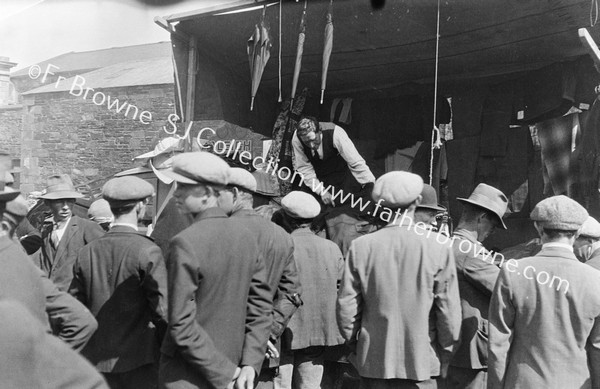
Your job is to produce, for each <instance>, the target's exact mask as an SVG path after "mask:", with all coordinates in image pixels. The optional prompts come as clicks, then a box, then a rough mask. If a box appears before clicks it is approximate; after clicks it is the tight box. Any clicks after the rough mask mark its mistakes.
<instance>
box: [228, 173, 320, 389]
mask: <svg viewBox="0 0 600 389" xmlns="http://www.w3.org/2000/svg"><path fill="white" fill-rule="evenodd" d="M257 186H258V184H257V181H256V179H255V178H254V176H253V175H252V173H250V172H249V171H247V170H245V169H241V168H231V170H230V172H229V185H227V190H226V191H224V192H222V194H221V196H219V207H220V208H221V209H223V210H224V211H225V212H226V213H227V214H229V215H230V216H231V217H233V218H235V219H234V220H235V221H236V222H237V223H238V224H241V225H243V226H245V227H246V228H247V229H248V231H249V233H250V234H252V236H253V237H254V239H255V240H256V242H258V245H259V249H260V255H261V257H262V258H263V259H264V261H265V266H266V271H267V282H268V284H269V286H270V287H271V292H272V295H273V322H272V324H271V334H270V336H269V344H268V346H269V354H268V355H269V358H268V360H267V361H265V363H263V368H262V370H261V372H260V373H261V374H260V376H259V382H258V383H257V388H270V387H273V378H274V377H275V370H276V367H277V366H278V365H279V358H278V355H279V349H280V342H279V338H280V337H281V334H282V333H283V330H284V329H285V327H286V325H287V323H288V321H289V320H290V318H291V317H292V315H293V314H294V312H296V309H297V308H298V307H299V306H300V305H301V304H302V300H301V298H300V294H301V288H300V280H299V279H298V270H297V267H296V261H295V260H294V243H293V241H292V237H291V236H290V234H288V233H287V232H286V231H285V230H284V229H283V228H281V227H279V226H278V225H277V224H275V223H273V222H270V221H269V220H266V219H265V218H263V217H262V216H260V215H258V214H257V213H256V212H255V211H254V210H253V208H252V205H253V194H254V193H256V192H257ZM313 200H314V199H313ZM315 201H316V200H315Z"/></svg>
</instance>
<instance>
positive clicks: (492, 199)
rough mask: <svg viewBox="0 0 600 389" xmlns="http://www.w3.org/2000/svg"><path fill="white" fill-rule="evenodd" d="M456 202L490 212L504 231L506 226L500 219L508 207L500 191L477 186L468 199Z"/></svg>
mask: <svg viewBox="0 0 600 389" xmlns="http://www.w3.org/2000/svg"><path fill="white" fill-rule="evenodd" d="M457 200H458V201H462V202H464V203H468V204H472V205H476V206H478V207H481V208H484V209H486V210H488V211H490V212H492V213H493V214H494V215H496V216H497V217H498V220H499V221H500V225H501V226H502V228H503V229H505V230H506V224H504V220H502V217H503V216H504V214H505V213H506V208H507V207H508V198H506V196H505V195H504V193H502V192H501V191H500V190H498V189H496V188H494V187H493V186H490V185H487V184H479V185H477V187H476V188H475V189H474V190H473V193H471V195H470V196H469V198H468V199H465V198H460V197H459V198H457Z"/></svg>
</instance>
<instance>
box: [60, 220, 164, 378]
mask: <svg viewBox="0 0 600 389" xmlns="http://www.w3.org/2000/svg"><path fill="white" fill-rule="evenodd" d="M74 274H75V276H74V279H73V283H72V285H71V289H70V293H72V294H73V295H74V296H76V297H77V298H78V299H79V300H80V301H81V302H83V303H84V304H85V305H86V306H87V307H88V308H89V309H90V310H91V312H92V313H93V314H94V316H96V319H97V320H98V330H97V331H96V333H95V334H94V336H93V337H92V339H91V340H90V341H89V343H88V344H87V346H86V347H85V348H84V349H83V351H82V354H83V355H84V356H86V357H87V358H88V360H89V361H90V362H92V364H94V365H95V366H96V368H97V369H98V370H99V371H101V372H113V373H119V372H127V371H130V370H133V369H135V368H137V367H140V366H143V365H146V364H150V363H153V362H156V361H157V356H158V350H159V346H160V341H161V340H162V338H161V336H162V334H164V331H165V329H166V317H167V312H166V292H167V291H166V289H167V273H166V269H165V264H164V260H163V257H162V253H161V251H160V248H159V247H158V246H157V245H155V244H154V243H153V242H152V239H150V238H148V237H146V236H144V235H142V234H140V233H138V232H137V231H136V230H134V229H133V228H131V227H127V226H119V225H117V226H114V227H113V228H111V230H110V231H109V232H108V233H106V235H104V236H103V237H101V238H99V239H97V240H95V241H93V242H91V243H90V244H88V245H87V246H85V247H84V248H83V249H81V251H80V252H79V256H78V258H77V261H76V263H75V269H74ZM157 329H158V330H157Z"/></svg>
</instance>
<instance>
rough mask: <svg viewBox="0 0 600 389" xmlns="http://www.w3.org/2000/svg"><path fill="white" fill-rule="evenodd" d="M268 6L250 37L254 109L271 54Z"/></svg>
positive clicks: (249, 48) (249, 47) (252, 104)
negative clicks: (267, 16) (267, 17)
mask: <svg viewBox="0 0 600 389" xmlns="http://www.w3.org/2000/svg"><path fill="white" fill-rule="evenodd" d="M266 11H267V6H266V5H265V6H264V8H263V13H262V17H261V19H260V23H259V24H257V25H255V26H254V33H253V34H252V36H251V37H250V39H248V60H249V61H250V77H251V78H252V95H251V96H252V99H251V101H250V110H251V111H252V109H254V97H255V96H256V91H257V90H258V85H259V84H260V79H261V78H262V75H263V71H264V70H265V66H266V65H267V62H268V61H269V57H270V56H271V45H272V44H271V39H270V38H269V30H268V29H267V26H266V24H265V13H266Z"/></svg>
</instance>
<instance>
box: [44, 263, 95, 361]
mask: <svg viewBox="0 0 600 389" xmlns="http://www.w3.org/2000/svg"><path fill="white" fill-rule="evenodd" d="M36 271H37V272H38V273H39V275H40V277H41V279H42V285H43V287H44V294H45V296H46V313H47V314H48V319H49V320H50V327H51V328H52V333H53V334H54V335H55V336H56V337H58V338H59V339H61V340H62V341H64V342H65V343H67V344H68V345H69V346H71V348H73V349H74V350H77V351H81V350H82V349H83V347H84V346H85V345H86V344H87V342H88V341H89V340H90V338H91V337H92V335H94V332H96V329H97V328H98V322H97V321H96V319H95V318H94V315H92V313H91V312H90V311H89V310H88V309H87V308H86V307H85V306H84V305H83V304H82V303H80V302H79V301H77V299H75V298H73V296H71V295H70V294H68V293H67V292H63V291H60V290H58V287H57V286H56V285H54V283H53V282H52V281H50V280H49V279H48V277H46V275H45V274H44V273H43V272H42V271H41V270H40V269H37V268H36Z"/></svg>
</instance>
